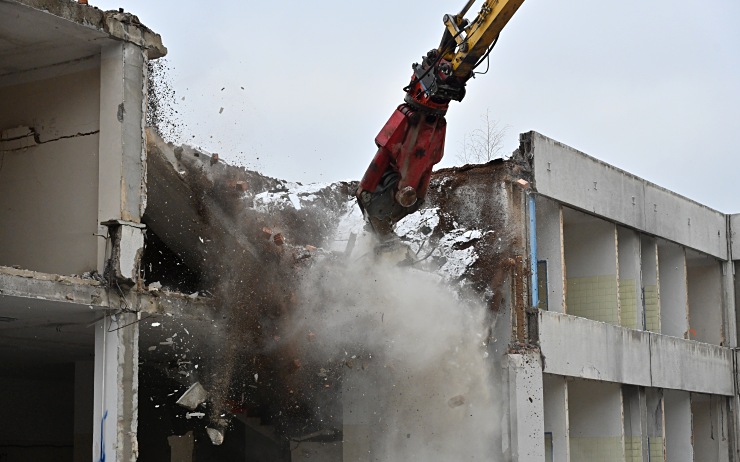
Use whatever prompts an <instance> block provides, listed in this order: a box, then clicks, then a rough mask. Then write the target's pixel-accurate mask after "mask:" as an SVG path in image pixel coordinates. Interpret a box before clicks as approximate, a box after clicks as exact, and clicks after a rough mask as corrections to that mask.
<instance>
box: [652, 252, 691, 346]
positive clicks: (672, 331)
mask: <svg viewBox="0 0 740 462" xmlns="http://www.w3.org/2000/svg"><path fill="white" fill-rule="evenodd" d="M658 270H659V273H658V286H659V291H660V327H661V333H662V334H665V335H670V336H672V337H680V338H685V336H686V334H687V332H688V330H689V320H688V314H689V313H688V310H689V307H688V293H687V289H686V257H685V254H684V249H683V247H680V246H678V245H676V244H673V243H671V242H668V241H664V240H659V241H658Z"/></svg>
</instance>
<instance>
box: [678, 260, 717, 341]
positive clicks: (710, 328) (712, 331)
mask: <svg viewBox="0 0 740 462" xmlns="http://www.w3.org/2000/svg"><path fill="white" fill-rule="evenodd" d="M686 278H687V282H688V293H689V294H688V300H689V327H690V329H689V338H691V339H692V340H698V341H700V342H706V343H712V344H714V345H723V344H724V338H723V337H724V336H723V326H722V310H723V306H722V271H721V268H720V263H719V261H717V260H715V259H714V258H711V257H710V258H701V259H698V260H693V259H692V260H690V261H689V262H688V265H687V268H686Z"/></svg>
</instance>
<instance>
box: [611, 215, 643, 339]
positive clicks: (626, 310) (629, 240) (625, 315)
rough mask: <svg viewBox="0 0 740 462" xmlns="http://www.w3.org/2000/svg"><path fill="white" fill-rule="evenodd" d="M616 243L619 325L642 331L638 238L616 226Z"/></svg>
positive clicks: (628, 230)
mask: <svg viewBox="0 0 740 462" xmlns="http://www.w3.org/2000/svg"><path fill="white" fill-rule="evenodd" d="M617 243H618V246H617V254H618V262H619V280H618V289H619V320H620V325H622V326H624V327H629V328H630V329H640V330H642V319H643V313H642V297H641V292H642V290H641V289H642V284H641V280H640V279H641V278H640V263H641V262H640V236H639V234H637V232H635V231H633V230H631V229H627V228H623V227H621V226H617Z"/></svg>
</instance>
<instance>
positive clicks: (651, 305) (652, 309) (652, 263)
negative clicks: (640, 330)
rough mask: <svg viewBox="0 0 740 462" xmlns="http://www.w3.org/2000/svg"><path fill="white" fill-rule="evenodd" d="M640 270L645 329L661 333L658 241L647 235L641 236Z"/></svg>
mask: <svg viewBox="0 0 740 462" xmlns="http://www.w3.org/2000/svg"><path fill="white" fill-rule="evenodd" d="M640 247H641V248H640V259H641V266H640V271H641V275H642V289H643V294H642V303H641V304H642V305H643V315H644V324H645V326H644V327H645V330H649V331H650V332H658V333H660V286H659V285H658V243H657V241H656V240H655V239H654V238H652V237H650V236H646V235H644V234H643V235H641V236H640Z"/></svg>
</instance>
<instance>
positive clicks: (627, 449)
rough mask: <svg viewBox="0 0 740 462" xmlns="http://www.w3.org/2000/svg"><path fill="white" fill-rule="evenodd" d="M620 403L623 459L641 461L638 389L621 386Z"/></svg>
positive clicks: (640, 415)
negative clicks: (622, 418) (622, 429)
mask: <svg viewBox="0 0 740 462" xmlns="http://www.w3.org/2000/svg"><path fill="white" fill-rule="evenodd" d="M622 403H623V406H624V411H623V414H624V460H625V461H626V462H642V441H643V438H642V435H643V431H644V429H643V428H642V409H641V406H640V389H639V388H638V387H635V386H628V385H623V386H622Z"/></svg>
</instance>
